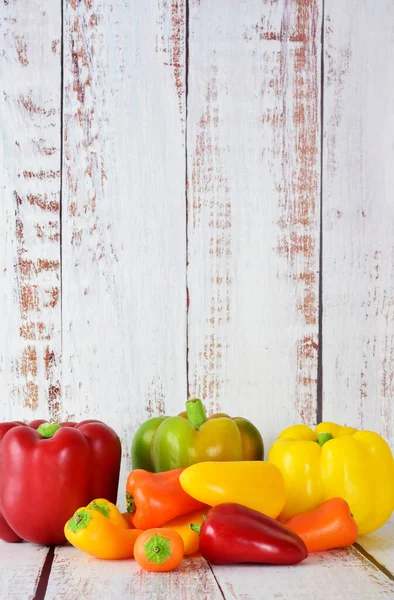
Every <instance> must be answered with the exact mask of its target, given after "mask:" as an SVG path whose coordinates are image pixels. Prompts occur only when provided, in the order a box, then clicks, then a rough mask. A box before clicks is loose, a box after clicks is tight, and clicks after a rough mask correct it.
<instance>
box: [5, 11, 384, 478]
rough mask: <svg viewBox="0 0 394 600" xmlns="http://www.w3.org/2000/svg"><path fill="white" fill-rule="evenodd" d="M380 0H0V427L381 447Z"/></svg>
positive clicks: (127, 439)
mask: <svg viewBox="0 0 394 600" xmlns="http://www.w3.org/2000/svg"><path fill="white" fill-rule="evenodd" d="M393 22H394V4H393V3H392V2H391V1H390V0H380V1H379V2H376V1H375V0H362V1H360V0H349V1H348V2H346V3H343V2H337V1H335V0H244V1H239V2H236V3H233V2H231V1H229V2H215V1H214V0H189V1H187V0H149V1H142V0H64V1H63V4H62V2H61V0H58V1H57V2H54V1H53V0H29V1H27V0H2V2H1V6H0V27H1V38H0V39H1V44H2V46H1V52H0V65H1V67H0V69H1V71H0V88H1V89H0V103H1V110H0V120H1V129H0V134H1V145H0V152H1V156H0V165H1V171H0V189H1V204H0V418H1V419H6V420H9V419H31V418H33V417H34V418H38V417H42V416H44V417H45V418H52V419H58V418H63V419H66V418H70V419H71V418H72V419H81V418H86V417H97V418H101V419H104V420H106V421H107V422H108V423H109V424H110V425H112V426H113V427H114V428H115V429H116V430H117V431H118V432H119V433H120V435H121V436H122V439H123V441H124V456H125V461H124V469H127V468H128V456H129V445H130V441H131V437H132V434H133V432H134V430H135V428H136V427H137V426H138V424H139V423H140V422H141V421H142V420H144V419H146V418H147V417H149V416H150V415H154V414H164V413H167V414H170V413H176V412H179V411H180V410H181V409H182V406H183V403H184V401H185V399H186V398H187V394H190V395H199V396H201V397H202V398H203V399H204V400H205V402H206V404H207V407H208V409H209V411H216V410H222V411H226V412H230V413H232V414H236V413H237V414H242V415H245V416H249V417H250V418H251V419H253V420H254V421H255V422H256V424H257V425H258V426H259V427H260V429H261V431H262V433H263V435H264V437H265V438H266V442H267V445H269V444H270V442H271V441H272V440H273V438H274V437H275V435H276V434H277V433H278V432H279V430H280V429H281V428H283V427H285V426H287V425H289V424H290V423H292V422H298V421H304V422H306V423H310V424H312V423H314V422H316V421H317V420H321V419H322V418H324V419H330V420H331V419H332V420H338V421H343V422H346V423H348V424H352V425H355V426H360V427H364V428H373V429H375V430H377V431H379V432H381V433H382V434H383V435H384V436H385V437H386V438H387V439H388V440H389V441H390V443H391V444H393V445H394V411H393V398H394V378H393V373H394V326H393V323H394V269H393V264H394V225H393V223H394V220H393V217H394V204H393V201H392V190H393V187H394V186H393V184H394V170H393V168H392V162H393V159H394V146H393V136H394V113H393V110H392V107H393V105H394V72H393V69H391V68H390V65H391V64H392V62H393V59H394V38H393V36H392V24H393Z"/></svg>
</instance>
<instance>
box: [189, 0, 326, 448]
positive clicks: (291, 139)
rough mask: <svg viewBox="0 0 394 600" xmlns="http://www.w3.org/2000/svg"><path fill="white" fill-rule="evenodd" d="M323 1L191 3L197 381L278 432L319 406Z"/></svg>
mask: <svg viewBox="0 0 394 600" xmlns="http://www.w3.org/2000/svg"><path fill="white" fill-rule="evenodd" d="M320 21H321V2H320V1H319V0H313V1H312V2H292V3H289V2H285V0H280V1H278V2H261V0H256V1H251V2H244V3H239V5H237V16H236V18H235V15H234V12H233V11H231V10H229V9H228V6H227V5H226V3H225V2H222V3H218V2H213V1H210V0H207V1H204V2H191V14H190V71H189V95H188V115H189V116H188V188H189V211H188V233H189V245H188V259H189V267H188V288H189V294H190V308H189V344H190V353H189V358H190V366H189V373H190V388H191V393H192V394H193V395H200V396H202V397H203V398H204V400H205V401H206V403H207V406H208V408H209V409H210V411H217V410H223V411H225V412H229V413H232V414H233V415H234V414H239V413H241V414H242V415H244V416H248V417H250V418H251V419H253V420H254V421H255V422H256V424H257V425H258V426H259V427H260V429H261V431H262V432H263V435H264V436H265V440H266V441H267V442H271V441H272V440H273V439H274V438H275V436H276V435H277V434H278V432H279V431H280V430H281V429H282V428H283V427H285V426H287V425H289V424H291V423H293V422H294V421H296V422H297V421H300V420H303V421H305V422H307V423H312V422H314V421H315V416H316V387H317V382H316V377H317V343H318V339H317V334H318V320H317V318H318V273H317V270H318V254H319V243H318V238H319V149H318V146H319V81H320V71H319V69H320V45H319V35H320V33H319V32H320Z"/></svg>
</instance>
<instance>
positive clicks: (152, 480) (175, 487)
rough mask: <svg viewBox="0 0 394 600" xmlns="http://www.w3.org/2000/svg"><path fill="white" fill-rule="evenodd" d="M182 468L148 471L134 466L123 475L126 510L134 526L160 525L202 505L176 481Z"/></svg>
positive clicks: (149, 527) (148, 527) (147, 527)
mask: <svg viewBox="0 0 394 600" xmlns="http://www.w3.org/2000/svg"><path fill="white" fill-rule="evenodd" d="M183 470H184V469H173V470H171V471H164V472H162V473H149V472H148V471H144V470H143V469H135V470H134V471H132V472H131V473H130V475H129V476H128V478H127V484H126V502H127V512H128V513H129V514H130V515H131V521H132V523H133V525H134V527H136V528H137V529H151V528H154V527H160V526H161V525H164V523H167V521H171V520H172V519H175V517H180V516H181V515H186V514H187V513H190V512H192V511H194V510H198V509H199V508H202V507H203V506H205V505H204V504H203V503H202V502H199V501H198V500H195V499H194V498H192V497H191V496H189V494H187V493H186V492H185V491H183V489H182V487H181V484H180V483H179V476H180V474H181V473H182V471H183Z"/></svg>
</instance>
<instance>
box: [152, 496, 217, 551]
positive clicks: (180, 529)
mask: <svg viewBox="0 0 394 600" xmlns="http://www.w3.org/2000/svg"><path fill="white" fill-rule="evenodd" d="M209 508H210V507H209V506H206V507H205V508H201V509H200V510H196V511H194V512H191V513H189V514H187V515H183V516H182V517H176V519H172V521H168V523H165V525H162V527H164V528H165V529H172V531H176V532H177V533H179V535H180V536H181V538H182V539H183V543H184V545H185V549H184V554H185V556H188V555H189V554H194V552H197V550H198V546H199V542H200V536H199V535H198V533H196V532H195V531H193V530H192V529H191V528H190V525H193V524H195V525H201V524H202V522H203V521H204V517H205V516H206V514H207V512H208V510H209Z"/></svg>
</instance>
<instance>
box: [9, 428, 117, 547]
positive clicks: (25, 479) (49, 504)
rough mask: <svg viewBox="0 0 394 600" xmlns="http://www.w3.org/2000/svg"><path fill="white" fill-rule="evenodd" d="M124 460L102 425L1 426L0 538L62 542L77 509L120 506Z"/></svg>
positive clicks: (109, 431) (113, 437)
mask: <svg viewBox="0 0 394 600" xmlns="http://www.w3.org/2000/svg"><path fill="white" fill-rule="evenodd" d="M32 425H33V426H32ZM120 460H121V443H120V440H119V437H118V436H117V434H116V433H115V431H114V430H113V429H111V428H110V427H108V426H107V425H105V424H104V423H102V422H101V421H94V420H89V421H82V422H81V423H78V424H76V423H61V424H59V425H56V424H54V423H50V424H43V423H42V421H34V422H33V423H31V424H30V425H26V424H22V423H18V422H13V423H1V424H0V538H1V539H3V540H4V541H8V542H15V541H21V540H26V541H29V542H33V543H36V544H45V545H46V544H62V543H64V542H65V541H66V539H65V536H64V524H65V523H66V522H67V521H68V519H70V518H71V517H72V515H73V514H74V512H75V511H76V510H77V509H78V508H80V507H81V506H86V505H87V504H88V503H89V502H90V501H91V500H94V499H95V498H106V499H107V500H109V501H110V502H113V503H116V499H117V492H118V483H119V470H120Z"/></svg>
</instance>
